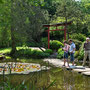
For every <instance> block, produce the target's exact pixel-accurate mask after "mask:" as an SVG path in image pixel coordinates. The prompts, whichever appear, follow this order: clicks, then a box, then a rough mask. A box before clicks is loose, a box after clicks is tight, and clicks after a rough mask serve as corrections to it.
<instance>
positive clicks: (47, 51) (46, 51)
mask: <svg viewBox="0 0 90 90" xmlns="http://www.w3.org/2000/svg"><path fill="white" fill-rule="evenodd" d="M44 52H45V53H49V54H52V53H53V51H52V49H46V50H45V51H44Z"/></svg>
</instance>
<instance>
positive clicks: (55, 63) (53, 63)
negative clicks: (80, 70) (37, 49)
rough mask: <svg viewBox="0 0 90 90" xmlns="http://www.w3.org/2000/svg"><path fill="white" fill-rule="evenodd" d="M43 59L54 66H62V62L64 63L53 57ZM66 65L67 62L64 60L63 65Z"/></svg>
mask: <svg viewBox="0 0 90 90" xmlns="http://www.w3.org/2000/svg"><path fill="white" fill-rule="evenodd" d="M44 61H45V62H48V63H50V64H52V65H54V66H56V67H63V64H64V62H63V60H60V59H54V58H48V59H44ZM69 65H72V64H71V63H70V64H69ZM67 66H68V64H67V62H66V66H65V67H67Z"/></svg>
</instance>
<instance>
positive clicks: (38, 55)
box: [15, 48, 50, 58]
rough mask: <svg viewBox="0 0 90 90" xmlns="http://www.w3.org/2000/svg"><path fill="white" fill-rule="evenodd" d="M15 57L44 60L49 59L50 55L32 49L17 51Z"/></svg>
mask: <svg viewBox="0 0 90 90" xmlns="http://www.w3.org/2000/svg"><path fill="white" fill-rule="evenodd" d="M15 55H16V57H27V58H45V57H49V56H50V54H49V53H46V52H42V51H40V50H33V49H30V48H28V49H19V50H18V51H17V52H16V53H15Z"/></svg>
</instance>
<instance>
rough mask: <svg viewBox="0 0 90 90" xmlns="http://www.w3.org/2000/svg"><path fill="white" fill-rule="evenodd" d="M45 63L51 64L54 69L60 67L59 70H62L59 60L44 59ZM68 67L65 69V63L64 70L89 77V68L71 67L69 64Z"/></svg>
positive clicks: (61, 62) (61, 63)
mask: <svg viewBox="0 0 90 90" xmlns="http://www.w3.org/2000/svg"><path fill="white" fill-rule="evenodd" d="M44 61H45V62H48V63H50V64H53V65H54V66H55V67H60V68H63V63H64V62H63V60H60V59H50V58H48V59H44ZM69 65H70V67H67V63H66V69H70V70H73V71H75V72H78V73H81V74H83V75H88V76H90V68H86V67H83V66H74V67H73V66H72V65H71V64H69Z"/></svg>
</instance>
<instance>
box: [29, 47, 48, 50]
mask: <svg viewBox="0 0 90 90" xmlns="http://www.w3.org/2000/svg"><path fill="white" fill-rule="evenodd" d="M29 48H32V49H34V50H41V49H43V50H46V49H45V48H42V47H41V49H40V48H38V47H29Z"/></svg>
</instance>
